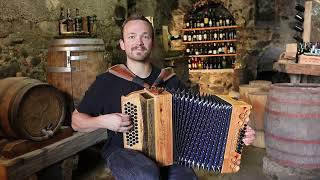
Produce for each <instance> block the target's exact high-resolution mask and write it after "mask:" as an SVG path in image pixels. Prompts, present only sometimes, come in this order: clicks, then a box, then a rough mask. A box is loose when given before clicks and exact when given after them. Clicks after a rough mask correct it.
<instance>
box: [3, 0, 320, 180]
mask: <svg viewBox="0 0 320 180" xmlns="http://www.w3.org/2000/svg"><path fill="white" fill-rule="evenodd" d="M319 12H320V0H108V1H105V0H92V1H88V0H77V1H75V0H64V1H62V0H43V1H31V0H0V179H1V180H2V179H3V180H11V179H28V180H31V179H33V180H37V179H38V180H42V179H55V180H56V179H64V180H69V179H79V180H87V179H92V180H93V179H95V180H102V179H107V180H113V179H115V178H114V177H113V175H112V171H111V169H109V168H108V167H107V166H106V164H105V162H104V160H103V158H102V157H101V154H100V153H101V151H103V145H104V142H105V141H106V139H107V138H108V133H107V131H106V129H97V130H95V131H92V132H89V133H86V132H77V131H76V130H74V129H72V127H71V121H72V112H73V111H74V110H75V109H76V108H77V107H78V105H79V104H80V103H81V100H82V98H83V97H84V96H85V94H86V91H87V90H88V89H89V87H90V85H91V84H92V83H93V82H94V81H95V80H96V78H97V76H99V75H100V74H103V73H106V72H108V69H109V68H110V67H113V66H114V65H117V64H125V63H126V61H127V55H126V52H125V51H124V50H122V47H121V41H119V40H120V39H121V38H122V37H123V34H122V31H121V26H122V23H123V22H124V21H125V20H126V18H128V17H130V16H131V15H134V14H141V15H143V16H145V17H146V18H147V19H148V20H149V21H150V23H151V24H152V26H153V29H154V34H153V37H154V42H153V47H152V52H151V54H150V59H152V64H153V65H154V66H157V67H159V68H160V69H166V70H167V71H170V72H174V73H175V74H176V76H177V77H178V79H179V80H180V81H181V82H182V83H183V84H184V85H185V86H186V88H188V89H190V91H192V92H199V93H200V94H201V95H203V96H205V97H206V96H210V95H219V96H220V95H221V96H229V97H232V98H233V99H234V100H241V101H244V102H245V103H248V104H250V105H251V107H252V108H251V111H250V118H249V119H250V120H249V122H248V125H249V126H250V127H252V129H254V131H255V140H254V141H253V143H252V144H251V145H249V146H245V147H244V149H243V153H242V159H241V165H240V171H239V172H237V173H232V174H217V173H208V172H206V171H203V170H199V169H197V168H194V171H195V173H196V175H197V177H198V179H199V180H211V179H221V180H225V179H232V180H238V179H248V180H251V179H252V180H255V179H260V180H271V179H279V180H287V179H293V180H296V179H297V180H298V179H299V180H300V179H301V180H304V179H312V180H313V179H320V173H319V172H320V156H319V154H320V143H319V142H320V136H319V134H320V129H319V127H320V126H319V125H320V121H319V120H320V114H319V109H320V108H319V107H320V85H319V83H320V15H319V14H320V13H319ZM108 88H110V89H112V88H113V85H110V87H108ZM119 101H120V100H119ZM195 128H196V127H195ZM235 163H238V162H235ZM164 179H165V178H164Z"/></svg>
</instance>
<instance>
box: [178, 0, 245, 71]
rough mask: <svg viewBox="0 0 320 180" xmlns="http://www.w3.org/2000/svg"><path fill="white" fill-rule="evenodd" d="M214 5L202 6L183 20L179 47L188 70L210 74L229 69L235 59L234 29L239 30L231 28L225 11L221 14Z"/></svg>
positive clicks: (229, 19)
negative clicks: (182, 50)
mask: <svg viewBox="0 0 320 180" xmlns="http://www.w3.org/2000/svg"><path fill="white" fill-rule="evenodd" d="M211 5H214V6H211ZM216 5H217V4H210V3H209V4H208V3H206V4H205V5H204V6H202V7H198V8H197V9H194V10H192V12H190V14H187V15H186V16H185V19H184V22H185V27H184V28H183V29H182V32H183V36H182V41H183V42H182V44H184V45H185V56H187V57H188V58H189V59H188V66H189V70H197V71H201V70H206V71H210V70H212V69H232V67H233V64H234V62H235V57H236V56H237V53H236V42H237V41H238V40H237V29H239V28H240V26H237V25H236V24H235V21H234V19H233V17H232V16H231V14H230V13H229V12H228V11H227V10H226V9H224V11H225V13H221V11H219V10H221V8H219V7H218V6H216ZM217 7H218V8H217ZM226 61H227V62H226Z"/></svg>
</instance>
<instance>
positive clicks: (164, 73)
mask: <svg viewBox="0 0 320 180" xmlns="http://www.w3.org/2000/svg"><path fill="white" fill-rule="evenodd" d="M108 72H109V73H111V74H113V75H115V76H117V77H120V78H122V79H125V80H127V81H131V82H134V83H136V84H138V85H140V86H142V87H145V88H150V87H151V86H150V85H149V84H148V83H145V82H144V81H143V80H142V79H141V78H139V77H138V76H137V75H135V74H134V73H133V72H132V71H130V69H128V68H127V66H125V65H124V64H117V65H114V66H112V67H110V68H109V69H108ZM174 75H175V73H173V72H172V71H171V70H170V69H168V68H165V69H162V70H161V72H160V74H159V76H158V77H157V79H156V80H155V81H154V83H153V84H152V86H159V85H161V84H162V83H164V82H165V81H167V80H169V79H170V78H172V77H173V76H174Z"/></svg>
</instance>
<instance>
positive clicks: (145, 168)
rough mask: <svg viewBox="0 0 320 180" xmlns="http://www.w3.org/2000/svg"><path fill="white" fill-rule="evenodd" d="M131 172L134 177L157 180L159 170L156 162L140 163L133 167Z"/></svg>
mask: <svg viewBox="0 0 320 180" xmlns="http://www.w3.org/2000/svg"><path fill="white" fill-rule="evenodd" d="M132 174H133V176H135V178H134V179H148V180H149V179H150V180H158V179H159V176H160V171H159V168H158V167H157V165H156V164H144V165H143V164H142V165H141V166H137V167H136V168H134V170H133V171H132Z"/></svg>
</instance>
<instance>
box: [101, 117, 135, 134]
mask: <svg viewBox="0 0 320 180" xmlns="http://www.w3.org/2000/svg"><path fill="white" fill-rule="evenodd" d="M99 118H101V119H105V123H106V125H107V129H109V130H111V131H115V132H127V131H129V130H130V129H131V128H132V127H133V125H132V122H131V120H130V116H129V115H126V114H121V113H112V114H106V115H100V116H99Z"/></svg>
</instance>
